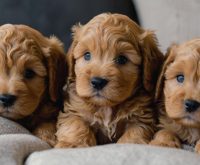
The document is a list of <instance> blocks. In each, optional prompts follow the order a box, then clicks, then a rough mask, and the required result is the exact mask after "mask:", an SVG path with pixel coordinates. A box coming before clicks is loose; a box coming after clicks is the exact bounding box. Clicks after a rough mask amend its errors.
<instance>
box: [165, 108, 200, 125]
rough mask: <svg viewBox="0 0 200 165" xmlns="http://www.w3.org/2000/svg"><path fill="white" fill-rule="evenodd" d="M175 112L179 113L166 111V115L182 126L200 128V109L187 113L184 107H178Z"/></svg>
mask: <svg viewBox="0 0 200 165" xmlns="http://www.w3.org/2000/svg"><path fill="white" fill-rule="evenodd" d="M166 112H167V111H166ZM177 112H179V113H176V114H175V113H174V114H173V115H172V114H171V113H168V112H167V115H168V117H169V118H171V119H173V120H174V121H176V122H177V123H178V124H181V125H183V126H184V127H190V128H200V110H198V111H197V112H193V113H187V112H185V110H184V109H180V110H177Z"/></svg>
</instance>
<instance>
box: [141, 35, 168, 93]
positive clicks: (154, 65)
mask: <svg viewBox="0 0 200 165" xmlns="http://www.w3.org/2000/svg"><path fill="white" fill-rule="evenodd" d="M140 50H141V54H142V56H143V86H144V88H145V89H146V91H148V92H151V91H152V90H153V89H155V86H156V81H157V78H158V74H159V71H160V69H161V66H162V63H163V60H164V56H163V54H162V53H161V51H160V50H159V49H158V46H157V39H156V36H155V34H154V33H153V32H151V31H145V32H144V33H143V34H142V35H141V36H140Z"/></svg>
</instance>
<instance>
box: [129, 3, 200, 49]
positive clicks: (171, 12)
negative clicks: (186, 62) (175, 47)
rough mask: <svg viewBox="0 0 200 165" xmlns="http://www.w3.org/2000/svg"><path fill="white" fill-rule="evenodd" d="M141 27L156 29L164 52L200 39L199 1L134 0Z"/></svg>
mask: <svg viewBox="0 0 200 165" xmlns="http://www.w3.org/2000/svg"><path fill="white" fill-rule="evenodd" d="M133 2H134V3H135V5H136V8H137V11H138V16H139V19H140V22H141V25H142V26H143V27H145V28H147V29H154V30H155V31H156V34H157V37H158V39H159V42H160V45H161V48H162V50H163V51H164V52H165V51H166V49H167V47H169V46H170V45H171V43H182V42H184V41H187V40H190V39H192V38H197V37H200V1H199V0H189V1H188V0H133Z"/></svg>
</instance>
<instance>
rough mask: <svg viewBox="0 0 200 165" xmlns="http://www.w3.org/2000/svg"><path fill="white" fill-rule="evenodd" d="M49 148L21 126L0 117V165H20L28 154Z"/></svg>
mask: <svg viewBox="0 0 200 165" xmlns="http://www.w3.org/2000/svg"><path fill="white" fill-rule="evenodd" d="M49 148H50V146H49V145H48V144H47V143H46V142H44V141H42V140H40V139H39V138H37V137H35V136H33V135H31V134H30V132H29V131H28V130H27V129H25V128H24V127H22V126H21V125H19V124H17V123H15V122H13V121H11V120H8V119H5V118H2V117H0V165H4V164H6V165H21V164H22V163H23V161H24V159H25V158H26V157H27V156H28V155H29V154H30V153H32V152H34V151H41V150H44V149H49Z"/></svg>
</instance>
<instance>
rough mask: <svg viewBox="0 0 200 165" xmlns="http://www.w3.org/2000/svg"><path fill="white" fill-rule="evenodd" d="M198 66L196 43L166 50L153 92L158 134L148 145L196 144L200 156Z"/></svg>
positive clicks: (198, 45) (199, 49)
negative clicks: (156, 108) (157, 104)
mask: <svg viewBox="0 0 200 165" xmlns="http://www.w3.org/2000/svg"><path fill="white" fill-rule="evenodd" d="M199 64H200V39H194V40H192V41H189V42H186V43H184V44H182V45H174V46H172V48H171V49H170V50H169V52H168V54H167V55H166V60H165V63H164V65H163V68H162V72H161V74H160V77H159V80H158V84H157V91H156V101H157V102H159V112H160V118H159V121H160V125H159V127H160V128H161V130H160V131H158V132H157V134H156V135H155V138H154V140H153V141H151V143H150V144H153V145H161V146H167V147H177V148H180V147H181V142H187V143H189V144H195V143H196V146H195V150H196V151H197V152H198V153H200V86H199V83H200V67H199V66H200V65H199Z"/></svg>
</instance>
